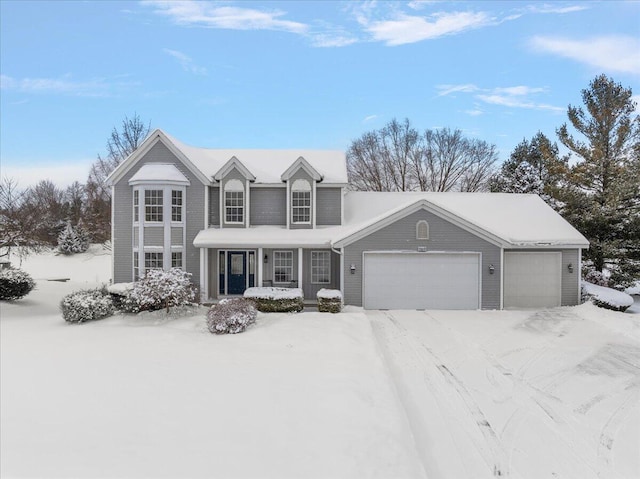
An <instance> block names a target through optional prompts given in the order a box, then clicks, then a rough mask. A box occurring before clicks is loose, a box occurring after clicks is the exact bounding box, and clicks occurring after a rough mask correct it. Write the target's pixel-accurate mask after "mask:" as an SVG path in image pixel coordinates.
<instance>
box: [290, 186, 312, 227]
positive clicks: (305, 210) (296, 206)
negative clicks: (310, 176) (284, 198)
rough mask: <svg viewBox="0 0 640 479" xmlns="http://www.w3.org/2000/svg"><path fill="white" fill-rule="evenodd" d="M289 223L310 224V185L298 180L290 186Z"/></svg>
mask: <svg viewBox="0 0 640 479" xmlns="http://www.w3.org/2000/svg"><path fill="white" fill-rule="evenodd" d="M291 222H292V223H294V224H300V223H307V224H308V223H311V184H309V182H308V181H307V180H302V179H298V180H296V181H294V182H293V184H292V185H291Z"/></svg>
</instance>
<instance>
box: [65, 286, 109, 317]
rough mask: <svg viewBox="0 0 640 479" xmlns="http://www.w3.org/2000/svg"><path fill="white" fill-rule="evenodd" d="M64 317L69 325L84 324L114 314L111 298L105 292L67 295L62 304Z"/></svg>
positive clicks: (90, 291)
mask: <svg viewBox="0 0 640 479" xmlns="http://www.w3.org/2000/svg"><path fill="white" fill-rule="evenodd" d="M60 310H61V311H62V317H63V318H64V320H65V321H67V322H68V323H84V322H85V321H91V320H93V319H102V318H106V317H107V316H111V315H112V314H113V302H112V301H111V296H109V294H107V293H106V292H105V291H104V290H99V289H87V290H82V291H76V292H74V293H71V294H68V295H66V296H65V297H64V298H62V301H61V302H60Z"/></svg>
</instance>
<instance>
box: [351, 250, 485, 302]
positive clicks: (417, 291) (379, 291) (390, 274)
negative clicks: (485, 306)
mask: <svg viewBox="0 0 640 479" xmlns="http://www.w3.org/2000/svg"><path fill="white" fill-rule="evenodd" d="M363 273H364V280H363V290H364V291H363V296H364V303H363V304H364V307H365V308H366V309H478V308H480V255H479V254H477V253H398V252H393V253H391V252H390V253H386V252H371V253H365V254H364V271H363Z"/></svg>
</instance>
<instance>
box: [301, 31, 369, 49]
mask: <svg viewBox="0 0 640 479" xmlns="http://www.w3.org/2000/svg"><path fill="white" fill-rule="evenodd" d="M357 42H358V39H357V38H355V37H352V36H350V35H346V34H331V33H317V34H313V35H311V43H312V45H313V46H314V47H321V48H331V47H346V46H347V45H352V44H354V43H357Z"/></svg>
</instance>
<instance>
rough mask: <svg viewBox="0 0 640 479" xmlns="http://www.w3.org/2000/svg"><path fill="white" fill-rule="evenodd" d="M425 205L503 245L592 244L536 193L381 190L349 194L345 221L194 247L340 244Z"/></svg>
mask: <svg viewBox="0 0 640 479" xmlns="http://www.w3.org/2000/svg"><path fill="white" fill-rule="evenodd" d="M420 208H425V209H427V210H429V211H432V212H433V213H435V214H438V215H440V216H442V217H444V218H445V219H447V220H448V221H451V222H452V223H454V224H456V225H458V226H460V227H462V228H465V229H467V230H469V231H471V232H473V233H474V234H476V235H478V236H480V237H483V238H485V239H486V240H488V241H490V242H493V243H494V244H497V245H500V246H504V247H520V248H525V247H535V248H541V247H542V248H544V247H562V246H564V247H588V245H589V242H588V241H587V239H586V238H585V237H584V236H582V235H581V234H580V233H579V232H578V231H577V230H576V229H575V228H574V227H573V226H571V225H570V224H569V223H567V222H566V221H565V220H564V219H563V218H562V217H561V216H560V215H559V214H557V213H556V212H555V211H554V210H553V209H552V208H551V207H549V206H548V205H547V204H546V203H545V202H544V201H543V200H542V199H540V197H538V196H537V195H519V194H509V193H418V192H403V193H381V192H349V193H347V194H346V195H345V204H344V220H345V222H344V224H343V225H341V226H328V227H319V228H316V229H295V230H289V229H286V228H285V227H284V226H256V227H251V228H247V229H237V228H226V229H225V228H222V229H220V228H210V229H206V230H202V231H200V233H198V235H197V236H196V238H195V240H194V246H196V247H241V246H242V247H260V246H263V247H296V246H299V247H325V248H327V247H330V246H331V247H333V246H335V247H340V246H343V245H345V244H349V243H351V242H353V241H355V240H357V239H359V238H360V237H363V236H366V235H367V234H369V233H370V232H372V231H375V230H376V229H378V228H380V227H382V226H385V225H386V224H390V223H391V222H392V221H395V220H396V219H397V218H399V217H402V216H405V215H406V214H409V213H411V212H412V211H417V210H418V209H420Z"/></svg>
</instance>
